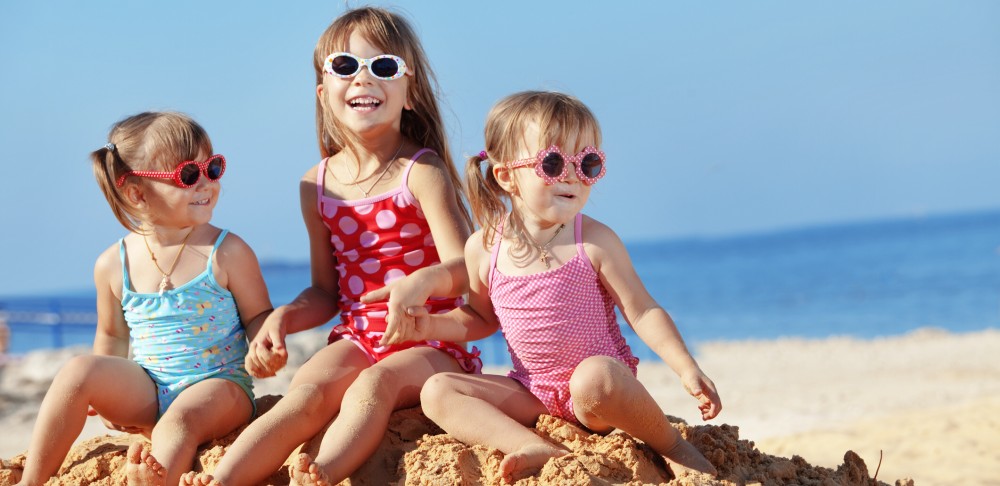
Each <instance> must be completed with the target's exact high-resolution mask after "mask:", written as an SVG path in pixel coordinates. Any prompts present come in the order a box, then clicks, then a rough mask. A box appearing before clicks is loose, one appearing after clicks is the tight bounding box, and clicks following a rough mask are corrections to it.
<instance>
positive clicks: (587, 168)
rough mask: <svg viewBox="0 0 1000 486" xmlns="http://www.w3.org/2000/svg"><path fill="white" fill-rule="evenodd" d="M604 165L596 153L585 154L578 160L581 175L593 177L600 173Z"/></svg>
mask: <svg viewBox="0 0 1000 486" xmlns="http://www.w3.org/2000/svg"><path fill="white" fill-rule="evenodd" d="M603 166H604V162H602V161H601V157H600V156H599V155H597V154H587V155H585V156H583V160H581V161H580V172H583V175H585V176H587V177H590V178H591V179H593V178H594V177H597V175H598V174H600V173H601V168H602V167H603Z"/></svg>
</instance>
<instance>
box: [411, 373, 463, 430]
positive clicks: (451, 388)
mask: <svg viewBox="0 0 1000 486" xmlns="http://www.w3.org/2000/svg"><path fill="white" fill-rule="evenodd" d="M455 385H456V382H455V380H454V376H453V374H452V373H438V374H436V375H433V376H431V377H430V378H429V379H428V380H427V382H426V383H424V387H423V388H421V389H420V406H421V408H423V410H424V415H426V416H427V418H429V419H431V420H433V421H435V422H437V421H438V420H439V419H441V418H442V417H443V416H444V414H445V413H447V410H448V403H449V402H450V401H451V398H452V397H454V396H455V394H456V393H458V390H457V389H456V387H455Z"/></svg>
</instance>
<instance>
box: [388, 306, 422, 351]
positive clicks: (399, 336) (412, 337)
mask: <svg viewBox="0 0 1000 486" xmlns="http://www.w3.org/2000/svg"><path fill="white" fill-rule="evenodd" d="M430 320H431V317H430V314H429V313H428V312H427V308H426V307H424V306H422V305H418V306H414V307H410V308H407V309H406V320H405V321H404V324H403V325H396V326H393V327H391V328H390V327H389V326H388V325H387V326H386V328H385V334H383V335H382V339H381V340H380V341H379V345H381V346H389V345H392V344H402V343H407V342H412V341H424V340H426V339H428V338H429V337H430V336H428V335H429V334H430V327H431V324H430Z"/></svg>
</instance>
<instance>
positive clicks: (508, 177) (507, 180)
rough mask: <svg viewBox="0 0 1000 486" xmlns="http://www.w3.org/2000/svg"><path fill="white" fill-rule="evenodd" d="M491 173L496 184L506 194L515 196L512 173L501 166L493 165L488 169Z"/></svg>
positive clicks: (514, 183) (515, 186) (515, 189)
mask: <svg viewBox="0 0 1000 486" xmlns="http://www.w3.org/2000/svg"><path fill="white" fill-rule="evenodd" d="M490 170H492V171H493V178H494V179H496V180H497V184H499V185H500V188H501V189H503V190H504V191H507V193H508V194H512V195H516V194H517V183H516V182H515V181H514V173H513V171H511V170H510V169H508V168H507V167H506V166H505V165H503V164H494V165H493V166H491V167H490Z"/></svg>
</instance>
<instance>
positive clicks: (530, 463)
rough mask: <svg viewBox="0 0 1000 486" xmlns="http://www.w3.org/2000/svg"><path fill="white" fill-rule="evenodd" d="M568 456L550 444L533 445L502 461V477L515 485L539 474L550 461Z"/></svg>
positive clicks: (511, 454)
mask: <svg viewBox="0 0 1000 486" xmlns="http://www.w3.org/2000/svg"><path fill="white" fill-rule="evenodd" d="M566 454H568V452H567V451H566V450H564V449H560V448H558V447H556V446H554V445H551V444H548V443H546V444H544V445H543V444H531V445H528V446H525V447H522V448H520V449H518V450H516V451H514V452H511V453H510V454H507V456H506V457H504V458H503V460H502V461H500V475H501V476H502V477H503V478H504V479H506V480H507V481H510V482H511V483H513V482H514V481H517V480H519V479H521V478H523V477H526V476H530V475H532V474H537V473H538V471H540V470H541V469H542V466H544V465H545V463H546V462H549V459H552V458H553V457H559V456H564V455H566Z"/></svg>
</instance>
